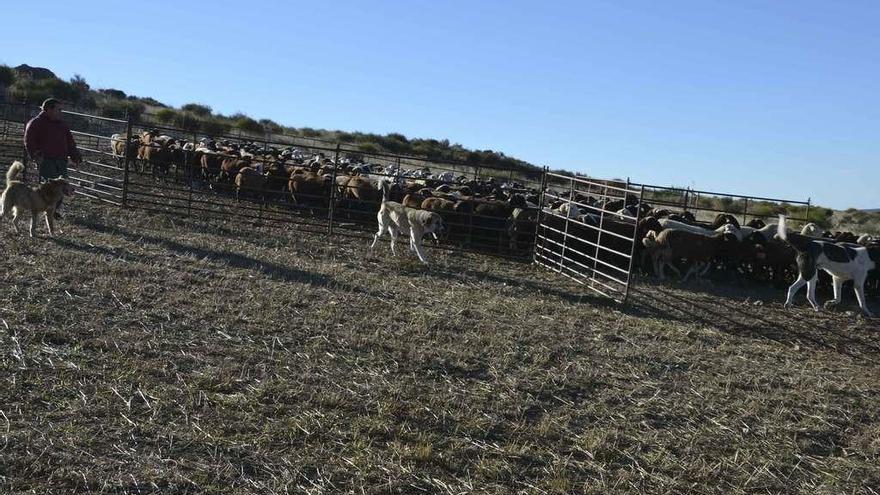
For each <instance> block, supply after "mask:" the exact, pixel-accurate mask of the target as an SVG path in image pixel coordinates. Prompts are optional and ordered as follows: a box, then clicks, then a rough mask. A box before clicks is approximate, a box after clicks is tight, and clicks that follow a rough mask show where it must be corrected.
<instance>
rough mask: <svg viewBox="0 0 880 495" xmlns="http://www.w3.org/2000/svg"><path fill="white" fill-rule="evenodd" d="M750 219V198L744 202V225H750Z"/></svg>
mask: <svg viewBox="0 0 880 495" xmlns="http://www.w3.org/2000/svg"><path fill="white" fill-rule="evenodd" d="M748 218H749V198H745V199H744V200H743V222H742V223H743V225H745V224H747V223H748Z"/></svg>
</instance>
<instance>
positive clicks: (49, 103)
mask: <svg viewBox="0 0 880 495" xmlns="http://www.w3.org/2000/svg"><path fill="white" fill-rule="evenodd" d="M60 104H61V101H60V100H58V99H55V98H46V100H45V101H43V104H42V105H41V106H40V108H42V109H43V110H46V109H47V108H55V107H56V106H58V105H60Z"/></svg>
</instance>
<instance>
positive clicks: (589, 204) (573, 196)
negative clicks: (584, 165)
mask: <svg viewBox="0 0 880 495" xmlns="http://www.w3.org/2000/svg"><path fill="white" fill-rule="evenodd" d="M544 184H545V189H544V201H543V203H544V205H545V206H544V208H542V209H541V211H540V214H539V218H538V226H537V234H536V239H535V247H534V253H533V254H534V262H535V263H536V264H538V265H541V266H544V267H546V268H548V269H550V270H553V271H555V272H557V273H559V274H560V275H563V276H565V277H567V278H569V279H571V280H574V281H575V282H578V283H580V284H583V285H585V286H587V287H588V288H590V289H591V290H593V291H595V292H596V293H598V294H600V295H603V296H606V297H608V298H610V299H613V300H615V301H617V302H620V303H623V302H625V301H626V299H627V296H628V295H629V285H630V281H631V273H632V268H633V262H632V260H633V255H634V251H635V243H636V242H637V232H638V223H639V220H640V218H639V217H640V213H639V211H640V210H639V209H638V208H636V209H635V210H636V214H635V215H633V214H631V213H629V212H626V211H625V210H624V208H625V207H627V206H633V205H639V204H641V202H642V194H643V191H642V189H641V188H639V189H636V188H633V187H632V186H630V185H628V184H626V183H623V184H621V183H619V182H616V181H597V180H591V179H585V178H579V177H571V176H566V175H561V174H556V173H551V172H545V179H544ZM547 205H552V207H550V206H547ZM618 207H619V208H618Z"/></svg>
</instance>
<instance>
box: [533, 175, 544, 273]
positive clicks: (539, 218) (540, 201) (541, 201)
mask: <svg viewBox="0 0 880 495" xmlns="http://www.w3.org/2000/svg"><path fill="white" fill-rule="evenodd" d="M546 191H547V165H544V173H542V174H541V196H540V199H538V215H537V218H536V221H535V239H534V242H533V243H532V262H533V263H537V262H538V230H539V229H540V228H541V221H542V217H543V216H544V201H545V200H546V198H545V197H544V195H545V194H546ZM543 246H544V244H543V243H541V249H542V251H543Z"/></svg>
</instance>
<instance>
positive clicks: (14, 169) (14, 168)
mask: <svg viewBox="0 0 880 495" xmlns="http://www.w3.org/2000/svg"><path fill="white" fill-rule="evenodd" d="M22 172H24V164H22V163H21V162H19V161H14V162H12V165H11V166H10V167H9V170H7V171H6V183H7V184H9V183H10V182H12V181H14V180H17V179H18V178H19V177H20V176H21V174H22Z"/></svg>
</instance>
